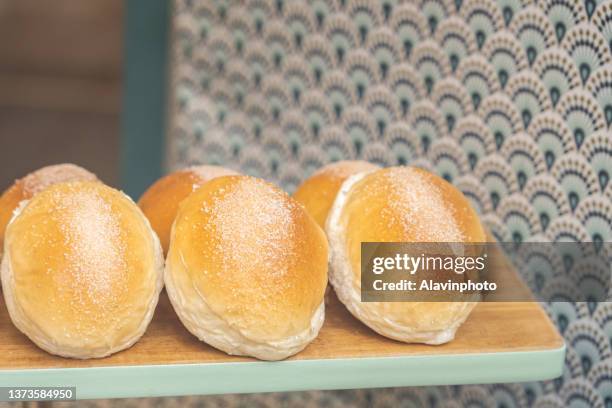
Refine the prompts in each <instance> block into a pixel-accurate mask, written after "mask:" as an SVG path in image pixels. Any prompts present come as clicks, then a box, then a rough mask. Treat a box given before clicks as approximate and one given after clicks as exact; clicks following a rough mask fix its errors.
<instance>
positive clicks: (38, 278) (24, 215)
mask: <svg viewBox="0 0 612 408" xmlns="http://www.w3.org/2000/svg"><path fill="white" fill-rule="evenodd" d="M1 277H2V288H3V291H4V298H5V301H6V305H7V308H8V312H9V315H10V317H11V320H12V321H13V323H14V324H15V326H16V327H17V328H18V329H19V330H20V331H21V332H23V333H24V334H25V335H26V336H28V337H29V338H30V339H31V340H32V341H33V342H34V343H36V344H37V345H38V346H39V347H41V348H42V349H44V350H46V351H48V352H49V353H52V354H57V355H60V356H64V357H73V358H94V357H104V356H107V355H109V354H112V353H114V352H117V351H120V350H123V349H125V348H127V347H130V346H131V345H132V344H134V343H135V342H136V341H137V340H138V339H139V338H140V336H142V334H143V333H144V332H145V329H146V328H147V326H148V324H149V322H150V320H151V317H152V316H153V311H154V310H155V306H156V305H157V300H158V296H159V292H160V291H161V288H162V283H163V279H162V277H163V257H162V253H161V247H160V245H159V241H158V239H157V237H156V236H155V233H154V232H153V230H152V229H151V227H150V225H149V222H148V221H147V219H146V218H145V216H144V215H143V214H142V212H141V211H140V209H139V208H138V206H136V204H134V202H132V200H130V199H129V198H128V197H127V196H126V195H125V194H123V193H121V192H120V191H117V190H114V189H112V188H110V187H108V186H105V185H104V184H102V183H97V182H88V181H85V182H71V183H59V184H55V185H53V186H51V187H49V188H47V189H45V190H44V191H42V192H40V193H38V194H37V195H36V196H34V198H32V199H31V200H30V201H29V202H27V203H26V202H24V203H23V204H22V205H21V206H20V207H19V209H18V210H17V212H16V215H15V217H14V218H13V220H12V221H11V222H10V223H9V225H8V227H7V229H6V241H5V254H4V258H3V260H2V269H1Z"/></svg>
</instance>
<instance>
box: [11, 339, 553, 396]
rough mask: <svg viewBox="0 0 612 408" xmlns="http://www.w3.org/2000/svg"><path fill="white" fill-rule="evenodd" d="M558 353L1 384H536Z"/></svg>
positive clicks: (47, 374)
mask: <svg viewBox="0 0 612 408" xmlns="http://www.w3.org/2000/svg"><path fill="white" fill-rule="evenodd" d="M564 356H565V346H564V347H561V348H559V349H556V350H546V351H525V352H511V353H483V354H461V355H444V354H440V355H434V356H410V357H406V356H404V357H384V358H352V359H325V360H305V361H304V360H303V361H280V362H237V363H215V364H180V365H153V366H117V367H103V368H68V369H45V370H12V371H11V370H9V371H6V370H4V371H3V370H0V386H21V387H24V386H25V387H32V386H47V387H50V386H76V389H77V398H78V399H93V398H123V397H161V396H178V395H198V394H200V395H202V394H226V393H250V392H271V391H299V390H313V389H317V390H331V389H349V388H381V387H398V386H416V385H443V384H483V383H502V382H518V381H536V380H546V379H551V378H555V377H558V376H560V375H561V373H562V370H563V361H564Z"/></svg>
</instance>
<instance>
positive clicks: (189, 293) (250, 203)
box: [165, 176, 328, 360]
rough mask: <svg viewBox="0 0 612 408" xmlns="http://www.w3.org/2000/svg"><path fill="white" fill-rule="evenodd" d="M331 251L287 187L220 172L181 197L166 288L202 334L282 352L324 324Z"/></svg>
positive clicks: (274, 354)
mask: <svg viewBox="0 0 612 408" xmlns="http://www.w3.org/2000/svg"><path fill="white" fill-rule="evenodd" d="M327 255H328V249H327V240H326V238H325V234H324V233H323V230H321V228H320V227H319V226H318V225H317V224H316V222H315V221H314V220H313V219H312V217H310V215H308V213H307V212H306V211H305V210H304V208H303V207H302V206H301V205H300V204H298V203H297V202H296V201H295V200H293V199H292V198H291V197H289V196H288V195H287V194H286V193H285V192H283V191H282V190H280V189H279V188H277V187H275V186H274V185H272V184H270V183H267V182H265V181H263V180H260V179H257V178H254V177H249V176H226V177H219V178H216V179H214V180H211V181H210V182H208V183H206V184H204V185H203V186H202V187H201V188H200V189H198V190H197V191H195V192H194V193H192V194H191V195H190V196H189V197H188V198H187V199H185V200H184V201H183V202H182V204H181V206H180V209H179V212H178V214H177V216H176V220H175V221H174V226H173V229H172V237H171V241H170V250H169V252H168V257H167V260H166V270H165V283H166V290H167V291H168V295H169V297H170V300H171V302H172V305H173V306H174V309H175V310H176V312H177V314H178V316H179V317H180V319H181V321H182V322H183V324H184V325H185V326H186V327H187V329H188V330H189V331H190V332H191V333H193V334H194V335H195V336H197V337H198V338H199V339H200V340H202V341H205V342H207V343H208V344H210V345H212V346H214V347H216V348H218V349H221V350H223V351H225V352H227V353H229V354H236V355H249V356H254V357H257V358H260V359H265V360H278V359H282V358H285V357H287V356H289V355H292V354H295V353H297V352H298V351H300V350H302V349H303V348H304V347H306V345H307V344H308V343H309V342H310V341H312V340H313V339H314V338H315V337H316V335H317V334H318V332H319V329H320V327H321V325H322V323H323V318H324V305H323V293H324V292H325V286H326V285H327Z"/></svg>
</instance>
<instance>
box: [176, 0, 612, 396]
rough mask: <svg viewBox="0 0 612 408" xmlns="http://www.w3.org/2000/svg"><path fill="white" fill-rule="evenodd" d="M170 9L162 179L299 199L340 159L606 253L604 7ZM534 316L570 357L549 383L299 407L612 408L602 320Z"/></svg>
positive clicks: (609, 104) (316, 2)
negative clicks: (232, 171)
mask: <svg viewBox="0 0 612 408" xmlns="http://www.w3.org/2000/svg"><path fill="white" fill-rule="evenodd" d="M174 8H175V10H174V16H173V25H174V29H173V41H172V50H171V52H172V67H171V68H172V78H171V99H172V105H173V108H172V113H171V124H170V129H169V151H168V163H169V167H171V168H178V167H182V166H185V165H190V164H196V163H212V164H221V165H225V166H228V167H233V168H236V169H240V170H241V171H243V172H246V173H249V174H253V175H257V176H260V177H264V178H267V179H269V180H272V181H275V182H277V183H279V184H280V185H281V186H283V187H284V188H285V189H287V190H288V191H292V190H293V189H294V188H295V186H296V185H297V184H298V183H299V182H300V181H301V180H302V179H304V178H305V177H306V176H308V175H309V174H310V173H311V172H312V171H313V170H315V169H316V168H318V167H320V166H321V165H323V164H325V163H328V162H331V161H334V160H339V159H348V158H360V159H365V160H369V161H372V162H375V163H379V164H381V165H396V164H407V163H409V164H412V165H417V166H421V167H424V168H427V169H430V170H432V171H435V172H436V173H438V174H440V175H442V176H443V177H445V178H446V179H448V180H449V181H451V182H452V183H454V184H455V185H456V186H457V187H459V188H460V189H461V190H462V191H463V192H464V193H465V194H466V195H467V196H468V197H469V198H470V199H471V201H472V202H473V204H474V206H475V207H476V208H477V209H478V211H479V212H480V214H481V215H482V217H483V219H484V221H485V223H486V224H487V225H488V227H489V228H490V229H491V230H492V231H493V233H494V235H495V236H496V237H497V238H498V239H499V240H503V241H515V242H524V241H528V240H536V241H537V240H541V241H555V242H556V241H568V240H569V241H594V242H596V243H600V242H607V241H611V240H612V182H610V175H611V174H612V136H611V133H610V125H611V123H612V0H605V1H597V0H580V1H578V0H420V1H419V0H412V1H402V0H382V1H374V0H354V1H349V0H344V1H343V0H312V1H307V0H302V1H283V0H242V1H233V2H230V1H221V0H217V1H206V0H191V1H190V0H175V2H174ZM574 261H575V262H574V267H575V268H576V270H575V274H574V275H575V276H576V277H577V279H578V278H579V276H581V275H580V274H581V273H583V272H581V271H584V270H585V267H584V265H582V266H581V265H580V262H579V261H580V260H574ZM550 262H554V260H550ZM587 269H588V268H587ZM570 286H571V285H570ZM541 290H543V291H549V293H551V291H552V293H554V294H558V295H559V296H563V295H564V293H566V292H564V291H568V290H570V289H568V288H566V287H561V286H559V285H553V284H550V285H547V284H546V282H544V283H543V284H542V285H541ZM544 306H545V307H546V309H547V311H548V313H549V314H550V316H551V318H552V319H553V321H555V322H556V323H557V325H558V327H559V329H560V331H561V332H562V334H563V336H564V337H565V339H566V342H567V346H568V351H567V357H566V364H565V371H564V374H563V377H561V378H559V379H557V380H554V381H544V382H539V383H524V384H503V385H482V386H464V387H430V388H412V389H396V390H394V391H392V392H389V391H346V392H336V393H334V392H328V393H316V392H313V393H300V394H299V396H300V397H299V398H305V399H306V400H308V401H311V403H315V402H316V401H319V402H321V398H323V400H325V401H333V404H336V405H338V404H342V403H343V402H346V404H349V405H350V404H352V403H353V404H358V403H360V402H363V401H366V402H367V403H368V404H370V405H375V406H391V407H396V406H400V405H401V404H400V402H401V403H402V404H405V405H407V406H413V405H415V406H447V407H451V406H453V407H454V406H484V407H488V406H497V407H504V408H510V407H514V406H534V407H563V406H578V407H580V406H595V407H604V406H606V407H612V351H611V349H612V304H611V303H599V304H587V303H570V302H556V303H551V304H546V305H544ZM534 330H537V328H534ZM295 395H298V394H295ZM227 398H229V399H227ZM227 398H226V399H224V401H226V402H227V401H232V397H227ZM234 398H235V401H237V402H236V403H237V404H240V403H244V401H245V400H244V398H245V397H234ZM253 398H263V399H264V400H266V401H281V402H282V401H287V400H290V399H291V398H298V397H297V396H293V397H292V396H291V395H283V394H271V395H268V396H257V397H253ZM364 398H365V399H364ZM239 401H242V402H239ZM251 401H253V403H255V401H260V400H258V399H257V400H255V399H253V400H251ZM247 404H248V403H247ZM330 404H331V402H330Z"/></svg>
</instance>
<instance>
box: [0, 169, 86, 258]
mask: <svg viewBox="0 0 612 408" xmlns="http://www.w3.org/2000/svg"><path fill="white" fill-rule="evenodd" d="M87 180H89V181H95V180H97V178H96V176H95V175H94V174H92V173H90V172H89V171H87V170H85V169H84V168H82V167H79V166H76V165H74V164H55V165H52V166H46V167H42V168H40V169H38V170H36V171H34V172H32V173H30V174H28V175H27V176H25V177H23V178H21V179H19V180H16V181H15V182H14V183H13V185H12V186H10V187H9V188H8V189H6V190H5V191H4V193H2V196H0V257H2V247H3V246H4V245H3V244H4V230H5V229H6V226H7V224H8V223H9V221H10V220H11V217H12V216H13V211H15V209H16V208H17V206H18V205H19V203H20V202H21V201H23V200H28V199H30V198H32V197H33V196H34V195H35V194H36V193H39V192H41V191H42V190H44V189H45V188H47V187H49V186H50V185H53V184H56V183H62V182H67V181H87Z"/></svg>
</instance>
